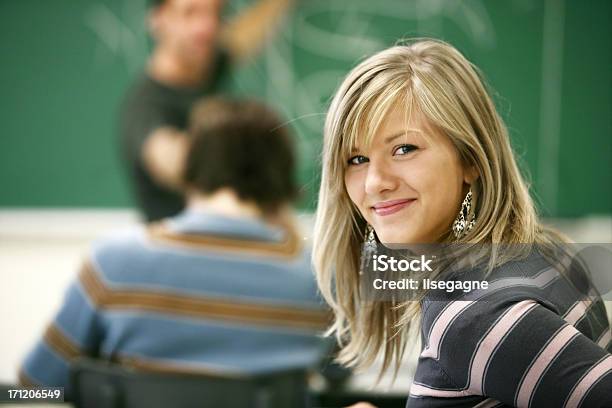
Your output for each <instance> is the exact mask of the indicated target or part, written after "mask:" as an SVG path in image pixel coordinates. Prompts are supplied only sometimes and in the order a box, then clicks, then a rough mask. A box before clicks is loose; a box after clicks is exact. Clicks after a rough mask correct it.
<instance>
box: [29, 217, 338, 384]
mask: <svg viewBox="0 0 612 408" xmlns="http://www.w3.org/2000/svg"><path fill="white" fill-rule="evenodd" d="M327 323H328V314H327V312H326V311H325V309H324V308H323V307H322V303H321V301H320V300H319V298H318V295H317V290H316V283H315V282H314V278H313V275H312V273H311V269H310V259H309V254H308V252H307V251H305V250H303V249H302V247H301V240H300V239H299V237H298V236H297V235H296V234H295V233H292V232H287V231H284V230H281V229H274V228H271V227H269V226H267V225H266V224H263V223H262V222H260V221H257V220H254V219H246V218H245V219H237V218H236V219H233V218H227V217H221V216H218V215H213V214H204V213H197V212H193V211H191V212H185V213H183V214H181V215H179V216H177V217H175V218H173V219H169V220H167V221H165V222H163V223H160V224H154V225H152V226H149V227H146V228H144V229H138V230H134V231H130V232H129V233H126V234H121V235H120V236H115V237H113V238H111V239H107V240H104V241H102V242H101V243H99V244H97V245H96V246H95V247H94V250H93V253H92V255H91V257H90V258H89V259H88V260H87V262H85V264H84V266H83V268H82V270H81V272H80V274H79V275H78V278H77V279H76V281H75V282H74V283H73V284H72V285H71V286H70V287H69V289H68V292H67V294H66V297H65V301H64V303H63V306H62V307H61V309H60V311H59V313H58V314H57V316H56V317H55V319H54V321H53V322H52V323H51V324H50V325H49V327H48V329H47V330H46V332H45V334H44V336H43V338H42V339H41V340H40V341H39V342H38V343H37V344H36V345H35V347H34V349H33V350H32V351H31V353H30V354H29V355H28V357H27V359H26V360H25V362H24V364H23V367H22V370H21V372H20V381H21V383H23V384H34V385H35V384H43V385H49V386H63V387H68V384H67V381H68V370H69V364H70V362H71V361H72V360H73V359H75V358H78V357H79V356H90V357H100V358H103V359H108V360H112V361H117V362H121V363H123V364H125V365H129V366H132V367H136V368H140V369H146V370H156V371H170V372H190V373H200V374H205V375H215V376H230V377H231V376H235V375H240V374H243V373H259V372H265V371H268V370H276V369H284V368H294V367H310V366H313V365H314V364H316V363H317V362H318V361H319V359H320V358H321V357H322V356H323V354H324V353H325V352H326V351H327V349H328V344H327V342H326V341H324V340H323V339H322V337H321V336H319V334H320V332H321V331H322V330H323V329H324V328H325V327H326V324H327Z"/></svg>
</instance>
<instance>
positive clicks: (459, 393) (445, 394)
mask: <svg viewBox="0 0 612 408" xmlns="http://www.w3.org/2000/svg"><path fill="white" fill-rule="evenodd" d="M410 395H412V396H413V397H438V398H457V397H467V396H469V395H473V394H470V393H469V392H467V391H465V390H438V389H436V388H430V387H428V386H426V385H422V384H416V383H412V385H411V386H410Z"/></svg>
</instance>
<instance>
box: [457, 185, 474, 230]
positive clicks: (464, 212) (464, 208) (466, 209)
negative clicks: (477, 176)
mask: <svg viewBox="0 0 612 408" xmlns="http://www.w3.org/2000/svg"><path fill="white" fill-rule="evenodd" d="M471 211H472V188H471V187H470V190H469V191H468V193H467V194H466V195H465V198H464V199H463V202H462V203H461V209H460V210H459V214H458V215H457V218H455V222H453V234H455V238H457V239H459V238H461V237H463V236H464V235H465V234H467V233H468V232H470V231H471V229H472V228H474V225H475V224H476V217H475V215H474V214H473V213H471ZM468 218H469V219H468Z"/></svg>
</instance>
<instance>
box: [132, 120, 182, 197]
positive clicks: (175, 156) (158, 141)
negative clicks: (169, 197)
mask: <svg viewBox="0 0 612 408" xmlns="http://www.w3.org/2000/svg"><path fill="white" fill-rule="evenodd" d="M188 147H189V141H188V138H187V134H186V133H185V132H181V131H179V130H177V129H176V128H172V127H161V128H157V129H155V130H154V131H153V132H151V134H150V135H149V136H148V137H147V138H146V139H145V142H144V144H143V146H142V162H143V164H144V166H145V168H146V169H147V171H148V172H149V175H150V176H151V177H152V178H153V179H154V180H155V181H157V182H158V183H159V184H161V185H163V186H165V187H167V188H170V189H173V190H177V191H180V190H182V188H183V169H184V166H185V159H186V156H187V150H188Z"/></svg>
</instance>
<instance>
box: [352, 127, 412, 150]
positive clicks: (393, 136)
mask: <svg viewBox="0 0 612 408" xmlns="http://www.w3.org/2000/svg"><path fill="white" fill-rule="evenodd" d="M410 133H414V134H417V135H418V134H420V133H422V132H421V131H420V130H419V129H405V130H400V131H399V132H396V133H393V134H391V135H390V136H387V137H386V138H385V140H384V141H383V143H385V144H389V143H391V142H392V141H394V140H395V139H397V138H398V137H401V136H406V135H408V134H410ZM357 152H359V147H358V146H353V147H352V148H351V154H353V153H357Z"/></svg>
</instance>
